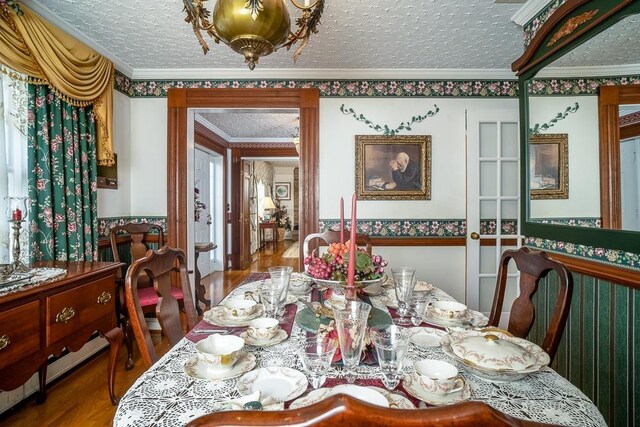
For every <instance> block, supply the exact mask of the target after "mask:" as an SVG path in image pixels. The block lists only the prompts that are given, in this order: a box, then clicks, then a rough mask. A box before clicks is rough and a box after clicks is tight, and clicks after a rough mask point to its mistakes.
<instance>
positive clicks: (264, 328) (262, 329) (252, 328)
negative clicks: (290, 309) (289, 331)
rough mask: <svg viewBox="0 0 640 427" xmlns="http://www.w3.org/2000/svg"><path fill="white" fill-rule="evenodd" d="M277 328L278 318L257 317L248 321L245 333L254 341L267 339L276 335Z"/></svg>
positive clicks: (278, 326)
mask: <svg viewBox="0 0 640 427" xmlns="http://www.w3.org/2000/svg"><path fill="white" fill-rule="evenodd" d="M279 328H280V325H279V322H278V319H273V318H271V317H259V318H257V319H253V320H252V321H251V322H249V328H248V329H247V335H248V336H249V337H251V338H253V339H254V340H256V341H268V340H270V339H271V338H273V337H274V336H275V335H276V333H277V332H278V329H279Z"/></svg>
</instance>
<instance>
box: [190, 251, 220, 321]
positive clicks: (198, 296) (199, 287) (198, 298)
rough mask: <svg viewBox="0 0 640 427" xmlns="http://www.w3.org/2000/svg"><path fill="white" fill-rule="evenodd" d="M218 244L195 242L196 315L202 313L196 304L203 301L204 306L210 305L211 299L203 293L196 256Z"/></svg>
mask: <svg viewBox="0 0 640 427" xmlns="http://www.w3.org/2000/svg"><path fill="white" fill-rule="evenodd" d="M217 247H218V245H216V244H215V243H213V242H209V243H196V245H195V267H196V271H195V273H194V274H195V282H196V283H195V285H196V286H195V289H196V311H197V312H198V316H202V314H203V310H202V309H201V308H200V305H199V304H198V303H199V302H201V303H203V304H204V305H205V307H209V306H211V301H210V300H208V299H207V298H206V297H205V293H206V290H205V288H204V286H203V285H202V277H201V275H200V269H199V268H198V258H199V256H200V254H201V253H207V252H209V251H212V250H214V249H215V248H217Z"/></svg>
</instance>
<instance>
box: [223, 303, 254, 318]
mask: <svg viewBox="0 0 640 427" xmlns="http://www.w3.org/2000/svg"><path fill="white" fill-rule="evenodd" d="M256 304H257V303H256V302H255V301H253V300H249V299H239V298H236V299H230V300H228V301H225V303H224V304H223V305H222V308H223V309H224V312H225V314H226V315H227V316H229V317H231V318H235V319H243V318H246V317H249V316H251V314H252V313H253V311H254V310H255V308H256Z"/></svg>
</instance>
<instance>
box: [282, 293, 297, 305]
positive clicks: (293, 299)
mask: <svg viewBox="0 0 640 427" xmlns="http://www.w3.org/2000/svg"><path fill="white" fill-rule="evenodd" d="M297 302H298V297H297V296H295V295H294V294H293V293H292V292H291V291H289V293H288V294H287V299H286V300H285V301H284V305H287V304H295V303H297Z"/></svg>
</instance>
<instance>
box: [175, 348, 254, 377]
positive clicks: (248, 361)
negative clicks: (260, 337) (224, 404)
mask: <svg viewBox="0 0 640 427" xmlns="http://www.w3.org/2000/svg"><path fill="white" fill-rule="evenodd" d="M198 362H199V360H198V356H193V357H191V358H189V360H187V362H186V363H185V364H184V372H185V374H187V375H188V376H190V377H191V378H196V379H199V380H210V381H221V380H227V379H229V378H235V377H238V376H240V375H242V374H246V373H247V372H249V371H250V370H252V369H253V368H255V366H256V356H254V355H253V354H251V353H244V352H243V353H242V354H241V355H240V358H239V359H238V360H237V361H236V363H234V365H233V366H232V367H231V369H228V370H226V371H211V370H209V369H207V368H206V367H205V366H204V365H203V364H202V363H198Z"/></svg>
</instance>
